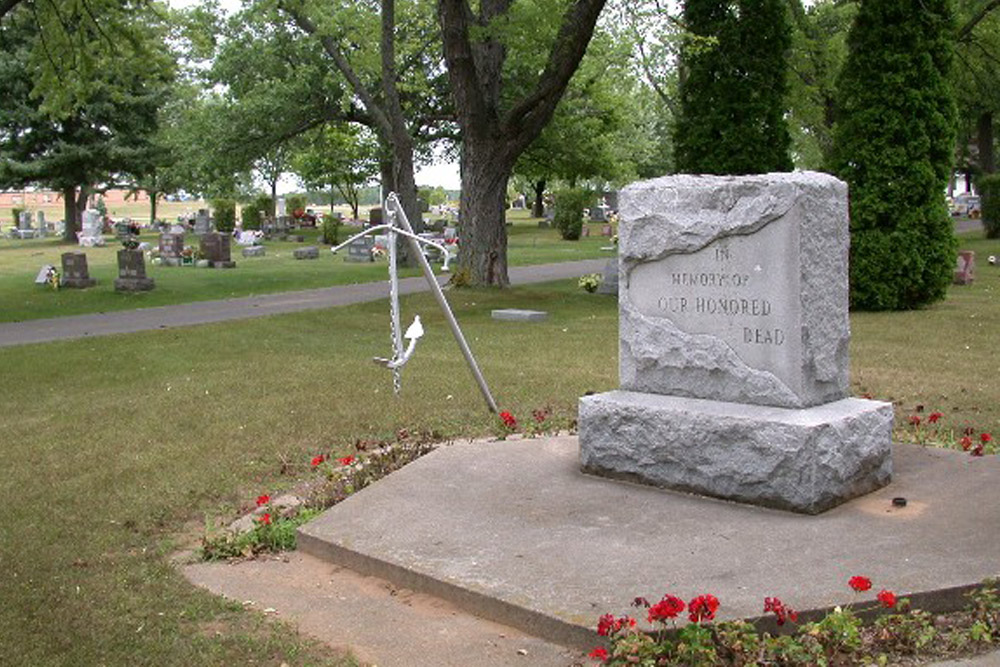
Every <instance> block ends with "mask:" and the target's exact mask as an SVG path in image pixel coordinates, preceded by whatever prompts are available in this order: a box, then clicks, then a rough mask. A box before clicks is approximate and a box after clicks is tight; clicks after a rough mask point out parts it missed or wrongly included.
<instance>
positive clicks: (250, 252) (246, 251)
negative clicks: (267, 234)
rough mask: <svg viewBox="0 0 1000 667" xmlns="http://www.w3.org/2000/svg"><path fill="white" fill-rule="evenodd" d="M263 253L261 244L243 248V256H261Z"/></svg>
mask: <svg viewBox="0 0 1000 667" xmlns="http://www.w3.org/2000/svg"><path fill="white" fill-rule="evenodd" d="M265 254H266V251H265V250H264V246H262V245H251V246H246V247H245V248H243V256H244V257H263V256H264V255H265Z"/></svg>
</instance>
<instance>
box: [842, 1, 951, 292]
mask: <svg viewBox="0 0 1000 667" xmlns="http://www.w3.org/2000/svg"><path fill="white" fill-rule="evenodd" d="M952 30H953V28H952V23H951V14H950V3H949V2H948V0H930V1H924V0H920V1H918V0H902V1H901V2H894V3H882V2H874V1H871V0H863V1H862V3H861V5H860V7H859V9H858V15H857V18H856V20H855V23H854V26H853V28H852V29H851V33H850V36H849V38H848V44H849V48H850V53H849V55H848V59H847V63H846V64H845V66H844V70H843V71H842V73H841V77H840V81H839V95H840V101H839V120H838V125H837V128H836V131H835V145H834V159H833V165H832V167H833V171H834V172H835V173H836V174H837V175H838V176H839V177H840V178H842V179H844V180H846V181H847V183H848V184H849V186H850V192H851V204H850V206H851V262H850V283H851V307H852V308H855V309H862V310H902V309H908V308H917V307H920V306H923V305H926V304H929V303H932V302H934V301H937V300H940V299H942V298H944V296H945V291H946V290H947V287H948V285H949V284H950V283H951V279H952V273H953V267H954V263H955V250H956V244H955V239H954V235H953V231H952V222H951V220H950V218H949V216H948V212H947V210H946V207H945V201H944V191H945V185H946V184H947V182H948V177H949V175H950V172H951V164H952V149H953V146H954V138H955V104H954V102H953V100H952V96H951V92H950V90H949V87H948V83H947V77H948V72H949V69H950V66H951V54H952Z"/></svg>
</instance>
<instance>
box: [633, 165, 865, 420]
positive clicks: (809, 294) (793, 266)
mask: <svg viewBox="0 0 1000 667" xmlns="http://www.w3.org/2000/svg"><path fill="white" fill-rule="evenodd" d="M621 215H622V223H621V226H620V230H619V232H620V235H619V249H618V253H619V261H620V263H621V276H622V281H623V282H622V286H621V288H620V297H619V303H620V305H619V309H620V316H621V317H620V327H621V329H620V338H621V346H620V365H619V372H620V377H621V387H622V388H623V389H629V390H633V391H644V392H653V393H659V394H669V395H676V396H690V397H695V398H709V399H713V400H723V401H735V402H743V403H753V404H756V405H772V406H780V407H789V408H798V407H809V406H813V405H819V404H822V403H826V402H829V401H836V400H839V399H841V398H844V397H845V396H847V390H848V379H847V369H848V358H847V345H848V340H849V337H850V332H849V324H848V316H847V306H848V302H847V299H848V291H847V251H848V242H849V231H848V218H847V188H846V185H845V184H844V183H843V182H841V181H838V180H837V179H835V178H833V177H831V176H828V175H825V174H818V173H811V172H795V173H790V174H762V175H758V176H740V177H732V176H689V175H685V176H671V177H666V178H660V179H655V180H652V181H644V182H641V183H636V184H633V185H630V186H629V187H627V188H626V189H625V190H624V191H622V193H621Z"/></svg>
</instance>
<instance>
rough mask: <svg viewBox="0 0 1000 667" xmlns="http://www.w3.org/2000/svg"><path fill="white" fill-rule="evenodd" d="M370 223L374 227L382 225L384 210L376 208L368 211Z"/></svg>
mask: <svg viewBox="0 0 1000 667" xmlns="http://www.w3.org/2000/svg"><path fill="white" fill-rule="evenodd" d="M368 222H370V223H371V224H373V225H381V224H382V209H381V208H378V207H376V208H373V209H372V210H370V211H368Z"/></svg>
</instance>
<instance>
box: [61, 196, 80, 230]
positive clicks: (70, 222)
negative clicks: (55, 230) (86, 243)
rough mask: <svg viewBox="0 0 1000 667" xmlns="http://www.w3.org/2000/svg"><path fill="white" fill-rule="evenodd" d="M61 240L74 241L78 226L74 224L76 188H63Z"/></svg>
mask: <svg viewBox="0 0 1000 667" xmlns="http://www.w3.org/2000/svg"><path fill="white" fill-rule="evenodd" d="M62 196H63V220H64V224H63V241H64V242H66V243H76V233H77V232H78V231H80V227H79V226H78V225H77V224H76V219H77V218H76V188H73V187H70V188H63V191H62Z"/></svg>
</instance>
